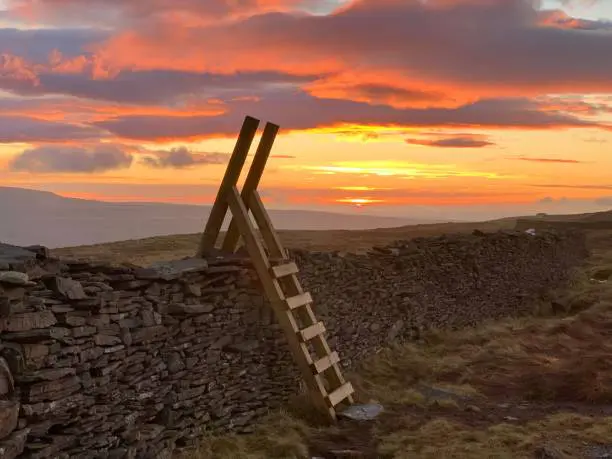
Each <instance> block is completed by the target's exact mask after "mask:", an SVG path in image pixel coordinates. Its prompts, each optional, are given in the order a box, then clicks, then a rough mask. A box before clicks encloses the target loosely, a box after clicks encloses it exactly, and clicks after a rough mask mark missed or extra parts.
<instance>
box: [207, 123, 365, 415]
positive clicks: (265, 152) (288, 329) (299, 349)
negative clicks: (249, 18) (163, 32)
mask: <svg viewBox="0 0 612 459" xmlns="http://www.w3.org/2000/svg"><path fill="white" fill-rule="evenodd" d="M258 124H259V121H258V120H255V119H254V118H252V117H248V116H247V117H246V118H245V121H244V124H243V127H242V129H241V131H240V135H239V137H238V140H237V142H236V147H235V148H234V152H233V154H232V158H231V159H230V162H229V164H228V168H227V171H226V173H225V176H224V178H223V181H222V183H221V186H220V188H219V192H218V194H217V199H216V200H215V203H214V205H213V208H212V209H211V213H210V217H209V220H208V222H207V225H206V228H205V230H204V233H203V235H202V239H201V243H200V247H199V248H198V253H197V255H198V256H204V255H205V254H206V253H208V252H209V251H211V250H212V249H214V246H215V243H216V241H217V238H218V236H219V233H220V231H221V226H222V223H223V220H224V218H225V214H226V213H227V210H228V208H229V210H230V212H231V215H232V220H231V222H230V226H229V229H228V231H227V232H226V234H225V238H224V240H223V242H222V249H223V250H224V251H226V252H230V253H233V252H234V251H235V250H236V249H237V245H238V242H239V239H240V238H242V241H243V242H244V245H245V247H246V249H247V251H248V253H249V256H250V258H251V261H252V263H253V267H254V268H255V271H256V272H257V275H258V277H259V281H260V283H261V286H262V289H263V292H264V294H265V296H266V297H267V299H268V301H269V303H270V305H271V307H272V310H273V312H274V315H275V316H276V318H277V320H278V322H279V324H280V325H281V327H282V329H283V331H284V333H285V335H286V337H287V341H288V344H289V349H290V351H291V354H292V357H293V360H294V361H295V363H296V364H297V366H298V368H299V370H300V372H301V375H302V378H303V380H304V382H305V384H306V387H307V388H308V391H309V393H310V395H311V397H312V400H313V402H314V404H315V406H316V407H318V408H319V409H320V410H321V411H322V412H323V413H324V414H325V415H326V416H327V417H328V418H329V419H330V420H331V421H334V420H335V419H336V409H337V407H338V406H339V405H341V404H352V403H353V402H354V400H353V393H354V389H353V386H352V385H351V383H350V382H349V381H346V379H345V378H344V375H343V373H342V370H341V367H340V357H339V355H338V353H337V352H335V351H333V350H332V349H331V348H330V346H329V343H328V342H327V339H326V338H325V326H324V324H323V322H321V321H319V320H318V319H317V317H316V315H315V312H314V309H313V299H312V296H311V295H310V293H309V292H305V291H304V290H303V288H302V286H301V284H300V281H299V279H298V277H297V275H298V274H299V269H298V266H297V265H296V263H295V262H293V261H291V260H289V259H288V255H287V252H286V250H285V248H284V247H283V245H282V242H281V240H280V237H279V236H278V233H277V232H276V230H275V229H274V226H273V225H272V221H271V220H270V217H269V215H268V212H267V211H266V209H265V207H264V204H263V201H262V199H261V197H260V196H259V193H258V192H257V187H258V185H259V182H260V179H261V176H262V174H263V172H264V169H265V166H266V162H267V160H268V157H269V155H270V152H271V150H272V146H273V144H274V140H275V138H276V135H277V133H278V130H279V127H278V126H277V125H275V124H272V123H266V126H265V128H264V132H263V134H262V137H261V139H260V142H259V145H258V148H257V151H256V153H255V156H254V158H253V161H252V163H251V167H250V169H249V172H248V174H247V177H246V179H245V182H244V186H243V188H242V192H239V191H238V187H237V181H238V178H239V176H240V173H241V171H242V167H243V165H244V163H245V161H246V156H247V155H248V150H249V148H250V145H251V143H252V140H253V138H254V135H255V132H256V130H257V126H258ZM249 211H250V212H251V213H252V215H253V218H254V220H255V223H256V225H257V228H258V229H259V231H260V233H261V239H263V243H262V241H261V240H260V238H259V235H258V234H257V229H256V227H255V225H254V224H253V221H252V220H251V218H250V216H249ZM266 249H267V253H266ZM311 348H312V350H313V351H314V353H313V352H311ZM313 354H314V355H313Z"/></svg>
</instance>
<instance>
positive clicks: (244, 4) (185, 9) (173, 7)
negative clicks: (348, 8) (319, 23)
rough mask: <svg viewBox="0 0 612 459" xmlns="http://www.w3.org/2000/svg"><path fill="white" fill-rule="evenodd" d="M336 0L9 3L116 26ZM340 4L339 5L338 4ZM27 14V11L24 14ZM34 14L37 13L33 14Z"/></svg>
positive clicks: (68, 20) (63, 19)
mask: <svg viewBox="0 0 612 459" xmlns="http://www.w3.org/2000/svg"><path fill="white" fill-rule="evenodd" d="M335 2H336V0H239V1H236V0H6V3H7V4H8V6H9V8H10V11H12V15H13V17H21V18H23V17H25V18H26V19H28V18H31V16H32V15H33V14H34V15H35V16H36V18H38V19H39V20H43V21H44V20H46V21H49V22H52V23H60V24H77V25H82V24H83V23H88V24H93V25H97V26H100V25H102V24H104V25H107V26H113V27H116V26H117V25H123V26H125V25H127V24H129V23H131V22H134V21H137V22H141V21H143V20H149V21H160V20H162V19H166V20H172V19H173V18H176V17H177V16H178V17H179V18H183V19H185V18H187V17H188V18H191V19H192V20H193V21H194V22H197V21H198V20H205V19H208V20H210V19H219V18H224V17H228V16H231V15H234V14H253V13H256V12H261V11H270V10H272V11H274V10H284V9H287V8H302V9H308V10H312V9H318V8H320V7H324V6H327V5H328V4H330V3H331V4H333V3H335ZM338 3H339V2H338ZM24 11H25V12H24ZM32 12H33V13H32Z"/></svg>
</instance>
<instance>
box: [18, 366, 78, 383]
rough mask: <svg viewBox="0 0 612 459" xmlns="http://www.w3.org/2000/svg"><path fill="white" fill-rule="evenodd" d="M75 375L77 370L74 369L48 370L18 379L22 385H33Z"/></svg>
mask: <svg viewBox="0 0 612 459" xmlns="http://www.w3.org/2000/svg"><path fill="white" fill-rule="evenodd" d="M74 375H76V370H75V369H74V368H48V369H44V370H38V371H30V372H27V373H24V374H20V375H17V377H16V379H17V381H18V382H20V383H33V382H39V381H55V380H57V379H61V378H64V377H66V376H74Z"/></svg>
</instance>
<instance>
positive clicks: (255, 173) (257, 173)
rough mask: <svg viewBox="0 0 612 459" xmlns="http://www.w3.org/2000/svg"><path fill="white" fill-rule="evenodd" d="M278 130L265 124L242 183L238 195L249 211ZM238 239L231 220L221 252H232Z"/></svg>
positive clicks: (236, 227)
mask: <svg viewBox="0 0 612 459" xmlns="http://www.w3.org/2000/svg"><path fill="white" fill-rule="evenodd" d="M278 130H279V127H278V126H277V125H276V124H272V123H266V126H265V128H264V131H263V134H262V136H261V139H260V141H259V145H258V146H257V150H256V151H255V156H254V157H253V162H252V163H251V167H250V169H249V172H248V174H247V177H246V179H245V181H244V186H243V187H242V192H241V193H240V196H241V197H242V202H244V204H245V206H246V209H247V210H249V207H250V200H251V194H252V193H253V192H254V191H255V190H257V187H258V186H259V181H260V180H261V176H262V175H263V172H264V170H265V168H266V163H267V162H268V158H269V156H270V152H271V151H272V146H273V145H274V140H275V139H276V135H277V134H278ZM239 238H240V232H239V231H238V226H237V225H236V223H235V222H234V221H233V219H232V221H231V222H230V225H229V228H228V229H227V233H226V234H225V239H224V240H223V250H226V251H228V252H234V251H235V250H236V246H237V244H238V240H239Z"/></svg>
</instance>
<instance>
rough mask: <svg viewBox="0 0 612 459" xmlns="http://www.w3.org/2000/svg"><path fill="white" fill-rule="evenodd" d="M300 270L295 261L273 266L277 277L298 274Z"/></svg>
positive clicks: (273, 272)
mask: <svg viewBox="0 0 612 459" xmlns="http://www.w3.org/2000/svg"><path fill="white" fill-rule="evenodd" d="M299 272H300V270H299V268H298V266H297V265H296V264H295V263H294V262H290V263H286V264H284V265H278V266H272V275H273V276H274V277H275V278H277V279H280V278H281V277H285V276H291V275H292V274H297V273H299Z"/></svg>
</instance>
